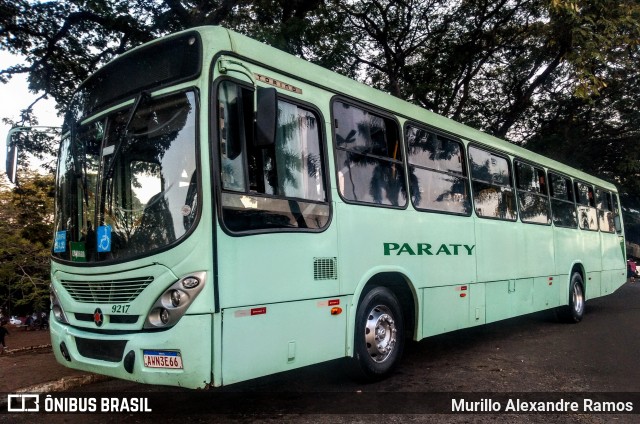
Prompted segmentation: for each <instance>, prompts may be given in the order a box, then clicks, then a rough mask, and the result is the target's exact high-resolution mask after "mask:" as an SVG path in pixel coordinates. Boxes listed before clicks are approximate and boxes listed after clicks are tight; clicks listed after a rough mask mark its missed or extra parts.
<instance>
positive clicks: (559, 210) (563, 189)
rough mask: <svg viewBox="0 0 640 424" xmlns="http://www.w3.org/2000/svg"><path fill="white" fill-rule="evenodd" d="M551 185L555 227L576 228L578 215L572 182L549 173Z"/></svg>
mask: <svg viewBox="0 0 640 424" xmlns="http://www.w3.org/2000/svg"><path fill="white" fill-rule="evenodd" d="M549 184H550V186H549V190H550V194H551V210H552V212H553V223H554V225H556V226H558V227H569V228H576V227H577V226H578V215H577V214H576V205H575V202H574V198H573V186H572V184H571V180H570V179H569V178H565V177H563V176H560V175H556V174H553V173H551V172H549Z"/></svg>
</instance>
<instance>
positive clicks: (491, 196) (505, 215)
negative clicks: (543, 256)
mask: <svg viewBox="0 0 640 424" xmlns="http://www.w3.org/2000/svg"><path fill="white" fill-rule="evenodd" d="M469 164H470V165H471V180H472V187H473V202H474V204H475V210H476V214H478V216H481V217H486V218H498V219H504V220H507V221H515V220H516V218H517V211H516V205H515V200H514V195H513V185H512V182H511V181H512V179H511V170H510V167H509V161H508V160H507V158H505V157H503V156H499V155H497V154H495V153H492V152H488V151H486V150H483V149H480V148H477V147H469Z"/></svg>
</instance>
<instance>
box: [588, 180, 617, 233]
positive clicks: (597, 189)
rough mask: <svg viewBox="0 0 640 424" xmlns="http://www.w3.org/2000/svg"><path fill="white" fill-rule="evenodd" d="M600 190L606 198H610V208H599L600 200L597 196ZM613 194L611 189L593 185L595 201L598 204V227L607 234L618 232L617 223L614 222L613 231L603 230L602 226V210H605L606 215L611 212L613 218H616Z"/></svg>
mask: <svg viewBox="0 0 640 424" xmlns="http://www.w3.org/2000/svg"><path fill="white" fill-rule="evenodd" d="M598 192H600V193H601V194H604V196H605V199H608V202H607V203H608V207H609V209H600V208H598V201H597V197H598ZM612 196H613V194H612V192H611V191H610V190H607V189H604V188H602V187H600V186H594V187H593V197H594V202H595V204H596V213H597V214H598V229H599V230H600V232H602V233H606V234H615V233H616V226H615V223H614V224H613V230H612V231H606V230H603V229H602V227H601V226H600V212H601V211H602V212H604V213H605V215H606V213H607V212H609V213H611V217H612V219H615V211H614V210H613V198H612Z"/></svg>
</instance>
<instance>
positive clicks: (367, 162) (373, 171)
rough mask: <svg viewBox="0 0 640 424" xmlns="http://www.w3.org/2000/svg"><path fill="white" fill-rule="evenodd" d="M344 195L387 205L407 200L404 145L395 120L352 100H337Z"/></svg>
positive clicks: (337, 137)
mask: <svg viewBox="0 0 640 424" xmlns="http://www.w3.org/2000/svg"><path fill="white" fill-rule="evenodd" d="M333 118H334V129H335V140H336V159H337V163H336V169H337V174H338V189H339V191H340V195H341V196H342V197H343V198H344V199H345V200H348V201H353V202H361V203H369V204H376V205H383V206H395V207H404V206H405V205H406V204H407V191H406V187H405V177H404V167H403V159H402V148H401V145H400V137H399V134H400V133H399V131H398V125H397V123H396V122H395V121H393V120H392V119H389V118H385V117H383V116H380V115H377V114H375V113H371V112H369V111H367V110H364V109H361V108H359V107H357V106H353V105H351V104H348V103H344V102H341V101H336V102H334V103H333Z"/></svg>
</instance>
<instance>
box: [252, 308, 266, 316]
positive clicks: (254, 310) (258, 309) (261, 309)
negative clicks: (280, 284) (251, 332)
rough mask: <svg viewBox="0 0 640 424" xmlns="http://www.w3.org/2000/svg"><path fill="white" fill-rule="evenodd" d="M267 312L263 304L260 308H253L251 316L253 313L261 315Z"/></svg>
mask: <svg viewBox="0 0 640 424" xmlns="http://www.w3.org/2000/svg"><path fill="white" fill-rule="evenodd" d="M266 313H267V307H266V306H263V307H262V308H253V309H252V310H251V316H253V315H262V314H266Z"/></svg>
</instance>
